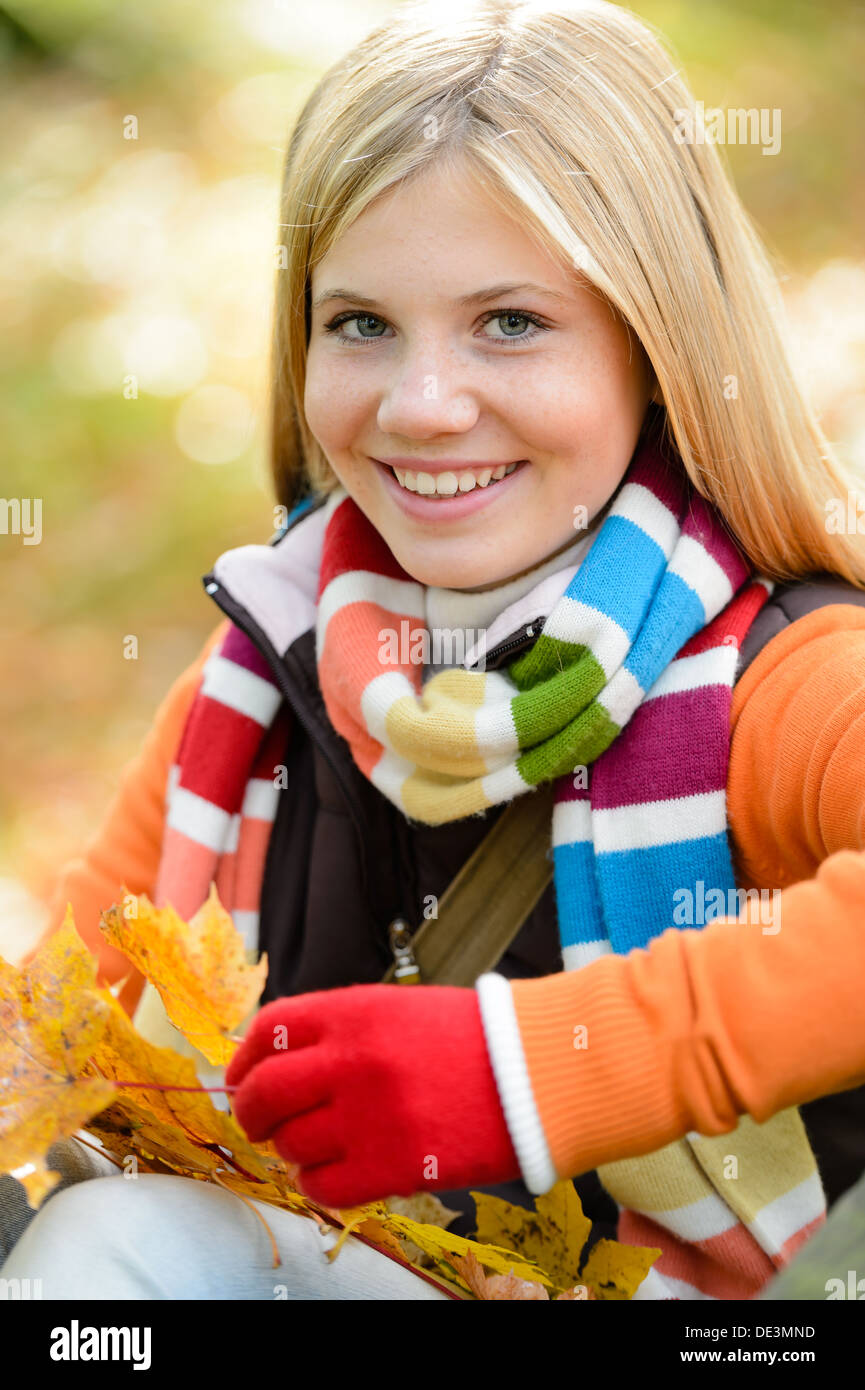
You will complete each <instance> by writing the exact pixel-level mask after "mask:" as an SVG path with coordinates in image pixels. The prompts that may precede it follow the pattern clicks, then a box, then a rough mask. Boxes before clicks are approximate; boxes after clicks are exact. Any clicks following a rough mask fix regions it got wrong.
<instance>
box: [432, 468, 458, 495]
mask: <svg viewBox="0 0 865 1390" xmlns="http://www.w3.org/2000/svg"><path fill="white" fill-rule="evenodd" d="M458 486H459V484H458V483H457V475H456V473H439V475H438V477H437V478H436V492H437V493H438V495H439V497H453V495H454V493H455V492H456V490H457V487H458Z"/></svg>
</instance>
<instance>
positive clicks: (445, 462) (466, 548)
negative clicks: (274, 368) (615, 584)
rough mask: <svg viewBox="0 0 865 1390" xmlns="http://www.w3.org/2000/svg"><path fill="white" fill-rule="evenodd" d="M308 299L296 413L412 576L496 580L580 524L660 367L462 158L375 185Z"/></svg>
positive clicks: (631, 439) (426, 580)
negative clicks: (455, 171) (374, 195)
mask: <svg viewBox="0 0 865 1390" xmlns="http://www.w3.org/2000/svg"><path fill="white" fill-rule="evenodd" d="M509 287H510V288H509ZM311 298H312V302H313V305H314V308H313V311H312V321H311V332H310V341H309V353H308V363H307V378H306V389H305V395H304V410H305V414H306V419H307V423H308V425H309V428H310V430H311V431H312V433H313V435H314V436H315V437H316V439H317V440H318V442H319V444H320V445H321V448H322V449H323V451H324V454H325V456H326V458H327V459H328V462H329V463H330V465H331V467H332V468H333V471H334V472H335V474H336V475H337V477H338V478H339V480H340V482H341V483H342V485H343V486H344V487H345V489H346V491H347V492H348V493H349V494H350V495H351V496H352V497H353V498H354V500H355V502H356V503H357V505H358V506H359V507H360V509H361V511H362V512H363V513H364V514H365V515H366V516H367V517H368V519H369V520H370V521H371V522H372V524H373V526H374V527H375V528H376V530H377V531H378V532H379V533H380V534H381V535H382V536H383V537H384V539H385V541H386V542H387V544H388V545H389V547H390V549H391V551H392V552H393V555H394V556H395V558H396V559H397V561H398V562H399V564H400V565H402V567H403V569H405V570H406V571H407V572H408V573H409V574H410V575H412V577H413V578H414V579H416V580H418V581H419V582H420V583H422V584H428V585H435V586H440V587H444V588H450V589H475V588H484V587H488V586H490V585H493V584H497V583H500V582H502V581H503V580H506V579H509V578H511V577H513V576H515V575H518V574H522V573H523V572H524V571H526V570H528V569H531V568H532V567H533V566H534V565H537V564H540V563H541V562H542V561H543V560H544V559H546V558H547V557H548V556H550V555H552V554H554V553H555V551H557V550H560V549H562V548H563V547H564V546H566V545H567V544H568V543H569V542H570V541H572V540H575V539H577V537H578V535H579V534H580V529H579V528H581V527H582V526H583V525H585V524H589V525H591V521H592V518H594V517H595V516H596V515H597V513H598V512H599V511H600V510H601V509H602V508H603V506H604V504H605V503H606V502H607V500H608V499H609V498H610V496H611V495H612V493H613V492H614V491H615V489H616V488H617V486H618V484H619V482H620V481H621V479H622V477H623V475H624V473H625V471H626V469H627V466H628V463H629V462H630V459H631V456H632V454H633V451H634V448H635V445H636V442H637V438H638V436H639V432H640V427H641V424H642V422H643V418H644V416H645V412H646V407H647V404H648V402H649V399H650V398H651V396H652V392H653V386H654V379H653V376H652V373H651V369H650V367H649V365H648V362H647V359H646V356H645V353H644V352H643V350H642V348H641V347H640V345H639V343H638V342H637V341H636V339H635V337H634V336H633V334H631V335H629V333H628V330H627V328H626V327H625V326H624V324H622V323H621V321H620V320H619V319H617V318H616V317H615V316H614V314H613V312H612V310H611V308H610V306H609V305H608V304H607V303H606V301H605V300H604V299H602V298H601V297H600V295H599V293H598V292H597V291H595V290H593V289H592V288H591V287H589V286H588V282H587V281H586V280H585V279H584V277H581V276H580V274H579V272H577V271H575V270H573V269H570V268H569V267H568V266H566V265H563V264H562V263H561V262H559V261H557V260H554V259H553V258H552V257H551V256H550V255H549V254H548V253H547V252H546V251H545V250H544V249H543V248H539V247H538V246H537V244H536V243H535V242H534V241H533V240H531V239H530V238H529V237H528V236H527V235H526V233H525V232H523V231H522V230H521V229H520V227H519V226H518V225H517V224H516V222H515V221H513V220H512V219H511V218H510V217H509V216H506V215H504V214H503V213H502V211H501V209H500V207H499V206H498V204H497V203H496V201H495V200H494V199H493V198H492V197H491V196H490V195H487V194H482V193H479V192H478V191H477V189H476V187H473V185H472V179H471V175H470V173H469V172H468V170H466V169H463V170H461V173H460V177H459V179H454V177H453V176H452V175H451V176H447V175H446V174H444V172H443V171H441V170H439V169H437V168H434V169H430V170H429V171H424V172H423V174H421V175H418V176H415V178H414V179H412V180H409V181H407V182H406V183H404V184H401V185H398V186H397V187H396V188H394V189H392V190H388V191H387V193H385V194H383V195H382V196H381V198H380V199H378V200H377V201H376V202H375V203H374V204H371V205H370V206H369V207H368V208H367V209H366V210H365V211H364V212H363V214H362V215H361V216H360V217H358V218H357V220H356V221H355V222H354V223H353V224H352V225H351V227H349V228H348V230H347V231H346V232H345V233H344V234H343V235H342V236H341V237H340V238H339V240H338V241H337V242H335V243H334V245H333V246H332V247H331V249H330V251H329V252H328V254H327V255H326V256H325V257H324V258H323V259H322V260H321V261H320V262H319V263H318V264H317V265H316V266H315V268H314V271H313V276H312V294H311ZM581 509H585V511H584V512H583V511H582V510H581Z"/></svg>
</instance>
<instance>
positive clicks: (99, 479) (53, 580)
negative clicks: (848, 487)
mask: <svg viewBox="0 0 865 1390" xmlns="http://www.w3.org/2000/svg"><path fill="white" fill-rule="evenodd" d="M393 8H394V5H393V3H388V0H315V3H313V4H310V3H308V0H146V3H144V4H142V3H140V2H139V0H21V2H20V3H8V4H2V3H0V200H2V202H0V324H2V331H0V374H2V387H0V431H2V451H0V460H2V463H0V495H2V496H3V497H4V498H9V497H31V498H35V497H40V498H42V540H41V543H40V544H38V545H25V544H23V538H22V537H21V536H18V535H4V534H0V593H2V610H0V613H2V616H0V671H2V676H0V728H2V733H3V756H2V758H0V954H3V955H5V956H7V958H12V957H14V956H16V955H18V954H20V951H21V950H22V949H25V948H26V945H27V944H28V942H29V941H30V940H32V939H33V937H34V936H35V935H36V934H38V932H39V931H40V930H41V928H42V925H43V922H44V916H45V901H46V898H47V897H48V895H49V893H50V891H51V889H52V888H53V886H54V881H55V879H56V876H57V874H58V872H59V869H60V867H61V866H62V864H63V863H64V862H65V861H66V860H67V859H68V858H70V857H71V856H72V855H74V854H77V853H78V852H80V850H81V848H82V847H83V845H84V843H85V842H86V839H87V837H88V836H89V835H90V834H91V833H92V832H93V830H94V829H95V828H96V826H97V825H98V823H99V821H100V819H101V817H102V815H103V814H104V812H105V809H106V808H107V806H108V803H109V801H110V798H111V796H112V794H113V792H114V789H115V787H116V784H117V779H118V774H119V772H120V769H121V767H122V766H123V764H124V763H125V762H126V761H127V760H128V759H129V758H131V757H132V756H133V755H134V754H135V753H136V752H137V750H138V748H139V746H140V744H141V741H142V739H143V738H144V735H145V733H146V731H147V728H148V726H149V723H150V719H151V717H152V715H153V712H154V709H155V707H156V705H157V704H158V702H159V701H160V700H161V698H162V696H163V695H164V694H165V692H166V691H167V689H168V687H169V686H170V684H171V682H172V681H173V680H174V679H175V678H176V676H177V675H178V674H179V673H180V671H181V670H182V669H183V668H184V667H185V666H186V665H187V664H188V663H189V662H190V661H191V660H193V658H194V657H195V655H196V654H197V652H198V650H199V647H200V644H201V642H202V641H203V640H204V638H205V636H206V635H207V633H208V632H209V631H210V630H211V629H212V627H213V625H214V624H215V622H216V621H217V619H218V617H219V613H218V611H217V610H216V609H215V607H214V606H213V605H212V603H211V601H210V600H209V599H208V598H207V597H206V595H205V594H204V591H203V587H202V585H201V576H202V575H203V574H205V573H206V572H207V571H208V570H209V569H210V568H211V566H212V564H213V562H214V560H215V559H216V557H217V556H218V555H219V554H220V553H221V552H222V551H223V550H226V549H228V548H229V547H231V546H234V545H241V544H245V543H248V542H255V543H262V542H265V541H266V540H267V539H268V538H269V537H270V536H271V534H272V532H273V530H274V513H273V499H272V496H271V493H270V488H269V481H268V472H267V418H268V412H267V395H268V383H267V372H268V339H269V332H270V319H271V312H272V310H271V300H272V291H273V283H274V275H275V247H276V244H277V241H278V235H277V221H278V211H277V206H278V190H279V179H280V172H281V165H282V157H283V151H284V147H285V143H286V139H287V134H288V131H289V129H290V126H291V123H292V120H293V118H294V116H295V115H296V113H297V112H298V110H299V109H300V106H301V105H302V103H303V101H304V99H305V98H306V96H307V94H308V93H309V91H310V90H311V89H312V87H313V86H314V85H315V83H316V81H317V80H318V77H319V76H320V74H321V73H322V72H323V71H324V70H325V69H326V68H327V67H328V66H329V65H330V64H331V63H332V62H333V61H334V60H335V59H337V58H338V57H339V56H340V55H341V54H342V53H343V52H344V51H345V50H346V49H347V48H348V47H349V46H350V45H351V44H352V43H353V42H354V41H355V40H356V39H358V38H360V37H361V35H362V34H363V33H364V32H366V30H367V29H368V28H370V27H371V26H372V25H373V24H374V23H375V22H377V21H378V20H379V19H380V18H381V17H384V16H385V15H386V14H387V13H389V12H390V11H391V10H392V9H393ZM630 8H631V9H633V10H635V11H636V12H637V13H638V14H640V15H641V16H642V17H643V18H645V19H647V20H648V21H650V22H651V23H652V24H654V25H656V26H657V27H658V28H659V29H660V30H661V31H662V32H663V33H664V34H665V35H666V36H667V38H668V39H669V41H670V42H671V44H672V45H673V46H674V48H675V50H676V53H677V57H678V61H679V62H680V63H681V65H682V66H683V68H684V70H685V75H686V76H687V78H688V79H689V82H690V85H691V87H692V89H693V90H694V93H695V95H696V96H697V97H698V98H700V99H702V100H703V102H704V103H705V106H706V107H707V108H708V107H713V106H719V107H723V108H725V109H726V108H730V107H746V108H749V107H757V108H768V109H770V110H772V109H774V108H776V107H777V108H779V109H780V111H781V132H782V144H781V150H780V153H779V154H778V155H776V156H765V155H763V154H762V151H761V148H760V147H759V146H754V145H738V146H736V145H734V146H728V147H726V148H725V151H724V153H725V156H726V158H727V159H728V161H729V164H730V167H731V169H732V171H733V175H734V178H735V181H736V183H737V186H738V188H739V190H740V193H741V195H742V197H743V200H744V202H745V205H746V207H747V208H748V210H749V212H750V213H751V215H752V217H753V218H754V220H755V221H756V223H757V226H758V228H759V229H760V231H761V233H762V234H763V237H764V239H765V241H766V243H767V246H768V248H769V250H770V253H771V255H772V257H773V259H774V261H775V264H776V266H777V269H778V273H779V276H780V278H781V282H782V287H783V291H784V297H785V301H786V305H787V311H788V315H789V320H790V326H791V329H792V334H793V341H794V345H795V351H796V355H797V369H798V371H799V374H800V377H801V379H802V381H803V383H804V385H805V387H806V389H807V390H808V391H809V393H810V395H811V398H812V400H813V402H814V404H815V406H816V407H817V409H818V410H819V411H820V413H821V416H822V419H823V423H824V427H825V429H826V431H827V433H828V434H829V436H830V438H831V439H832V440H833V441H834V442H835V443H836V444H837V445H838V447H839V448H840V450H841V452H842V453H843V455H844V456H845V457H846V458H847V460H848V461H849V462H851V463H853V464H854V466H855V467H857V469H860V470H861V471H862V472H863V475H865V393H863V385H865V234H863V229H865V159H863V155H865V134H863V132H865V100H863V95H865V94H863V87H865V77H863V74H865V12H863V7H862V5H861V0H828V3H825V2H823V0H813V2H808V0H741V3H739V0H700V3H698V4H695V3H694V0H681V2H679V0H647V2H646V3H635V4H632V5H631V6H630ZM136 125H137V131H136ZM133 131H135V132H136V133H137V138H135V139H129V138H125V136H126V135H128V134H129V133H131V132H133ZM130 376H134V377H135V378H137V383H138V395H137V398H127V396H126V395H124V382H125V381H126V380H127V379H128V378H129V377H130ZM129 636H134V637H136V638H137V639H138V653H139V654H138V658H137V659H135V660H128V659H126V658H125V657H124V641H125V639H126V638H127V637H129Z"/></svg>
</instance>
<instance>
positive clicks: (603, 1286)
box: [582, 1240, 661, 1300]
mask: <svg viewBox="0 0 865 1390" xmlns="http://www.w3.org/2000/svg"><path fill="white" fill-rule="evenodd" d="M660 1254H661V1252H660V1250H658V1249H652V1248H651V1247H650V1246H647V1245H620V1244H619V1243H618V1241H615V1240H599V1241H598V1242H597V1244H596V1245H593V1246H592V1250H591V1253H590V1255H589V1258H588V1259H587V1260H586V1263H585V1267H584V1269H583V1274H582V1277H583V1280H584V1281H585V1283H587V1284H588V1285H589V1287H590V1288H591V1289H594V1291H595V1295H596V1297H597V1298H599V1299H604V1300H611V1299H626V1298H633V1296H634V1294H635V1292H636V1291H637V1289H638V1288H639V1287H640V1285H641V1284H642V1282H643V1280H644V1279H645V1277H646V1275H647V1274H648V1272H649V1270H650V1269H651V1267H652V1265H653V1264H654V1263H655V1260H657V1259H658V1258H659V1256H660Z"/></svg>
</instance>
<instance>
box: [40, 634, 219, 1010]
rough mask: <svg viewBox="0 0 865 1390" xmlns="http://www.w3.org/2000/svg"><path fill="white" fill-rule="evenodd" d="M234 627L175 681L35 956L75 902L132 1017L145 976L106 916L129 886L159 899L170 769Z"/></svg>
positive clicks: (87, 936) (64, 880)
mask: <svg viewBox="0 0 865 1390" xmlns="http://www.w3.org/2000/svg"><path fill="white" fill-rule="evenodd" d="M226 627H227V619H225V620H223V621H222V622H220V623H219V624H218V626H217V627H216V628H215V629H214V630H213V631H212V632H211V634H210V636H209V637H208V639H207V641H206V643H205V644H204V647H203V649H202V650H201V652H200V653H199V655H198V656H197V657H196V659H195V661H194V662H193V663H192V664H191V665H190V666H188V667H187V669H186V670H185V671H184V672H183V673H182V675H181V676H180V677H179V678H178V679H177V680H176V681H175V682H174V684H173V685H172V687H171V689H170V690H169V691H168V694H167V695H166V696H165V698H164V700H163V701H162V703H161V704H160V706H159V708H158V709H157V711H156V715H155V717H154V720H153V724H152V726H151V728H150V730H149V732H148V734H147V737H146V739H145V740H144V744H143V746H142V748H141V751H140V752H139V753H138V754H137V756H136V757H135V758H133V759H132V760H131V761H130V762H128V763H127V764H126V766H125V767H124V768H123V769H122V772H121V774H120V785H119V787H118V790H117V792H116V793H115V796H114V798H113V800H112V801H111V804H110V805H109V807H108V810H107V812H106V814H105V817H104V819H103V821H102V823H101V824H100V825H99V827H98V829H97V830H96V831H95V833H94V834H93V835H92V836H91V838H90V840H89V841H88V842H87V844H86V845H85V846H84V848H83V850H82V853H81V855H80V856H79V857H78V858H76V859H73V860H72V861H71V862H70V863H68V864H67V865H66V866H65V867H64V869H63V870H62V872H61V874H60V877H59V879H58V881H57V884H56V886H55V889H54V893H53V895H52V898H51V901H50V906H49V920H48V926H47V928H46V930H45V931H44V932H43V934H42V936H41V938H40V940H39V942H37V944H36V945H35V946H34V947H33V949H32V950H31V951H30V952H29V953H28V955H27V957H26V959H27V960H30V959H32V957H33V955H34V954H35V953H36V952H37V951H38V950H39V947H40V946H41V944H42V942H43V941H44V940H45V938H46V937H47V936H49V935H50V934H51V933H52V932H53V931H55V930H56V929H57V928H58V927H59V926H60V925H61V923H62V921H63V918H64V916H65V913H66V904H67V902H69V903H71V904H72V910H73V912H74V914H75V925H76V927H77V929H78V932H79V934H80V936H81V937H82V938H83V940H84V941H85V942H86V944H87V946H88V947H89V949H90V950H91V951H92V952H93V954H94V955H95V956H96V957H97V958H98V960H99V981H100V983H101V984H103V985H113V984H116V983H117V982H118V981H119V980H122V979H123V978H124V977H127V976H128V977H129V978H128V979H127V981H126V984H125V985H124V987H123V989H122V991H121V992H120V995H119V999H120V1003H121V1004H122V1005H123V1007H124V1008H125V1009H126V1010H127V1012H128V1013H130V1014H131V1013H132V1012H133V1011H134V1009H135V1005H136V1004H137V1002H138V999H139V996H140V994H141V989H142V986H143V979H142V977H141V975H140V974H139V972H138V971H137V970H135V969H134V967H133V966H132V965H131V964H130V962H129V961H128V960H127V959H126V957H125V956H124V955H121V953H120V952H119V951H117V950H116V949H115V948H114V947H113V946H109V945H108V943H107V942H106V941H105V939H104V937H103V936H102V933H101V932H100V930H99V915H100V912H101V911H102V909H103V908H106V907H110V905H111V904H112V903H113V902H116V901H117V899H118V898H119V896H120V890H121V886H122V885H123V884H126V886H127V888H128V889H129V890H130V892H132V893H148V894H152V892H153V889H154V884H155V882H156V873H157V869H158V866H159V856H160V852H161V847H162V830H163V823H164V818H165V791H166V785H167V781H168V772H169V768H170V766H171V763H172V760H173V758H174V755H175V753H176V751H177V747H178V744H179V742H180V735H181V732H182V729H183V725H184V722H185V720H186V715H187V713H188V711H189V707H190V705H191V703H192V700H193V697H194V695H195V692H196V690H197V688H198V684H199V681H200V679H201V673H202V669H203V667H204V663H205V661H206V660H207V657H208V656H209V654H210V652H211V650H212V649H213V647H214V646H215V645H216V643H217V642H218V641H219V640H220V639H221V638H222V636H223V635H224V633H225V629H226Z"/></svg>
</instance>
